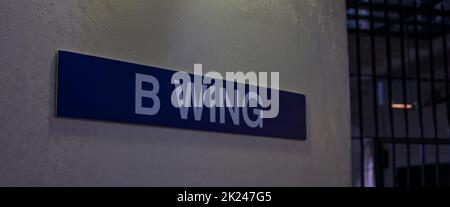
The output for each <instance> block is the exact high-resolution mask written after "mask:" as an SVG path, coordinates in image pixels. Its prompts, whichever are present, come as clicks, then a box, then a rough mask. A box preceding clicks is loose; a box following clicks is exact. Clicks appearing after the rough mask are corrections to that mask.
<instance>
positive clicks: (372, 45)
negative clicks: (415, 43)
mask: <svg viewBox="0 0 450 207" xmlns="http://www.w3.org/2000/svg"><path fill="white" fill-rule="evenodd" d="M369 4H373V0H369ZM369 12H370V14H369V15H370V31H371V33H370V50H371V61H372V75H371V78H372V88H373V94H372V98H373V113H374V114H373V117H374V120H373V121H374V127H375V129H374V131H375V133H374V134H375V139H378V136H379V133H378V131H379V126H378V102H377V94H378V87H377V64H376V63H377V60H376V48H375V34H374V33H373V31H374V29H375V28H374V26H375V25H374V21H373V15H374V11H373V7H370V11H369ZM360 77H361V78H362V76H361V75H360ZM375 150H376V149H375ZM381 167H382V165H381Z"/></svg>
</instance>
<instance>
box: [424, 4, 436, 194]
mask: <svg viewBox="0 0 450 207" xmlns="http://www.w3.org/2000/svg"><path fill="white" fill-rule="evenodd" d="M431 12H432V11H431V10H429V13H428V14H427V23H428V26H427V28H428V32H430V33H431V31H432V29H431V20H432V18H433V14H432V13H431ZM433 50H434V46H433V38H432V37H431V35H430V36H429V37H428V52H429V55H430V60H429V62H430V77H431V80H432V81H431V109H432V115H433V133H434V138H435V139H438V126H437V110H436V82H435V81H433V80H434V79H435V73H436V72H435V67H434V51H433ZM435 160H436V162H435V165H434V166H435V178H436V180H435V185H436V186H439V145H436V146H435Z"/></svg>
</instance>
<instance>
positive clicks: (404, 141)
mask: <svg viewBox="0 0 450 207" xmlns="http://www.w3.org/2000/svg"><path fill="white" fill-rule="evenodd" d="M379 141H380V142H382V143H397V144H420V145H436V144H439V145H450V140H449V139H425V140H421V139H405V138H395V137H394V138H393V137H386V138H383V137H381V138H379Z"/></svg>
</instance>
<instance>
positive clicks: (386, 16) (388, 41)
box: [384, 0, 397, 186]
mask: <svg viewBox="0 0 450 207" xmlns="http://www.w3.org/2000/svg"><path fill="white" fill-rule="evenodd" d="M384 6H385V8H384V19H385V27H384V29H385V32H386V37H385V38H386V64H387V65H386V66H387V75H388V99H389V124H390V131H391V136H392V137H395V125H394V121H395V120H394V110H393V109H392V107H391V106H392V104H393V101H392V98H393V97H392V78H391V77H392V55H391V54H392V53H391V36H390V21H389V4H388V0H384ZM391 150H392V157H393V159H392V169H393V172H392V173H393V177H394V178H395V177H396V168H397V163H396V151H397V149H396V146H395V143H393V144H392V148H391ZM393 183H394V186H396V182H395V180H394V182H393Z"/></svg>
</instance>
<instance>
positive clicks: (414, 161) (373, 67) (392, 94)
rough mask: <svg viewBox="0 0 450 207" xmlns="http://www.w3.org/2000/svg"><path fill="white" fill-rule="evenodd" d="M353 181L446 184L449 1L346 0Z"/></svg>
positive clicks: (449, 125)
mask: <svg viewBox="0 0 450 207" xmlns="http://www.w3.org/2000/svg"><path fill="white" fill-rule="evenodd" d="M347 16H348V30H349V56H350V80H351V102H352V144H353V166H354V170H353V173H354V175H353V177H354V185H355V186H450V180H449V178H450V167H449V162H450V150H449V145H450V102H449V97H450V91H449V89H450V88H449V62H448V59H449V51H448V45H449V43H448V39H450V37H449V36H447V34H448V33H449V32H448V31H450V25H449V23H450V21H449V20H448V18H449V16H450V1H449V0H409V1H408V0H390V1H387V0H347Z"/></svg>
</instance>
